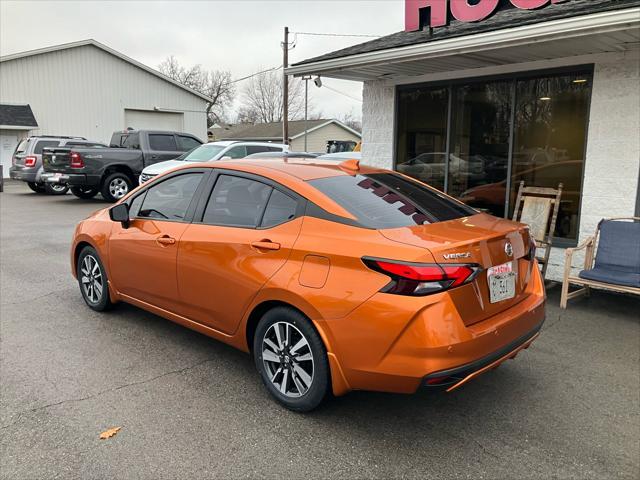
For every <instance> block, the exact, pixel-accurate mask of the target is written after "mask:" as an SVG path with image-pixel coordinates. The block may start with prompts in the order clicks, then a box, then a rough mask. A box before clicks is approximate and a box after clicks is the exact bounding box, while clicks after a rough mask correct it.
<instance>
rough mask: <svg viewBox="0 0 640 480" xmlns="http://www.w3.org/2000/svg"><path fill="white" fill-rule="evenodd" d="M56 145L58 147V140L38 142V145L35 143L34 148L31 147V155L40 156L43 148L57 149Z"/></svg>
mask: <svg viewBox="0 0 640 480" xmlns="http://www.w3.org/2000/svg"><path fill="white" fill-rule="evenodd" d="M58 145H60V142H59V141H58V140H39V141H38V143H36V146H35V147H33V153H34V155H42V150H43V149H44V148H47V147H57V146H58Z"/></svg>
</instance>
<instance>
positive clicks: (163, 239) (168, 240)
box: [156, 235, 176, 245]
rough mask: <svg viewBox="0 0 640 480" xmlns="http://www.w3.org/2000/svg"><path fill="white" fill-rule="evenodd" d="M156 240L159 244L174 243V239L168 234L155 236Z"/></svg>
mask: <svg viewBox="0 0 640 480" xmlns="http://www.w3.org/2000/svg"><path fill="white" fill-rule="evenodd" d="M156 242H158V243H159V244H160V245H174V244H175V243H176V239H175V238H172V237H170V236H169V235H163V236H161V237H158V238H156Z"/></svg>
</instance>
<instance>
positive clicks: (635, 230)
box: [560, 217, 640, 308]
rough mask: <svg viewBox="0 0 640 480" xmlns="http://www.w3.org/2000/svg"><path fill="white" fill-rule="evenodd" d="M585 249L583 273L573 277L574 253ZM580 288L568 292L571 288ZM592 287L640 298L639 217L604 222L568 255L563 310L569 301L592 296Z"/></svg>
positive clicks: (561, 298) (562, 299) (566, 254)
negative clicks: (571, 286)
mask: <svg viewBox="0 0 640 480" xmlns="http://www.w3.org/2000/svg"><path fill="white" fill-rule="evenodd" d="M580 250H584V251H585V257H584V270H582V271H581V272H580V273H579V274H578V276H577V277H576V276H573V275H571V265H572V263H571V262H572V260H573V255H574V254H575V252H577V251H580ZM571 284H574V285H580V288H579V289H577V290H575V291H573V292H569V285H571ZM591 287H595V288H601V289H605V290H612V291H616V292H624V293H632V294H636V295H640V217H623V218H610V219H604V220H601V221H600V223H599V224H598V228H596V233H595V235H593V236H591V237H589V238H587V239H586V240H585V241H584V242H583V243H582V244H580V245H579V246H577V247H576V248H567V250H566V252H565V265H564V279H563V282H562V296H561V297H560V307H561V308H567V301H568V300H569V299H570V298H575V297H577V296H580V295H585V294H589V289H590V288H591Z"/></svg>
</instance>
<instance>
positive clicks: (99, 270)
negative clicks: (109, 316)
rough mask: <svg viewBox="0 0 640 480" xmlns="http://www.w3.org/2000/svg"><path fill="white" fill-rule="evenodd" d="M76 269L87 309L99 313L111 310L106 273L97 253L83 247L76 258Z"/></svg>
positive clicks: (90, 248)
mask: <svg viewBox="0 0 640 480" xmlns="http://www.w3.org/2000/svg"><path fill="white" fill-rule="evenodd" d="M76 268H77V276H78V284H79V285H80V292H81V293H82V298H83V299H84V301H85V303H86V304H87V305H88V306H89V308H92V309H93V310H96V311H99V312H101V311H104V310H108V309H109V308H111V306H112V303H111V299H110V298H109V286H108V283H107V272H106V271H105V269H104V266H103V265H102V261H100V257H99V256H98V252H96V251H95V249H93V248H92V247H85V248H84V249H83V250H82V251H81V252H80V255H79V256H78V262H77V267H76Z"/></svg>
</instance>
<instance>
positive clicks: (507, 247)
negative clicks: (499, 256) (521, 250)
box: [504, 242, 513, 257]
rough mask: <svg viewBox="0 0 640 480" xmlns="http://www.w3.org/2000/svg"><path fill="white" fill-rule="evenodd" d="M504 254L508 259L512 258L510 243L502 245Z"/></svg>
mask: <svg viewBox="0 0 640 480" xmlns="http://www.w3.org/2000/svg"><path fill="white" fill-rule="evenodd" d="M504 253H506V254H507V256H509V257H513V246H512V245H511V243H509V242H507V243H505V244H504Z"/></svg>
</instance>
